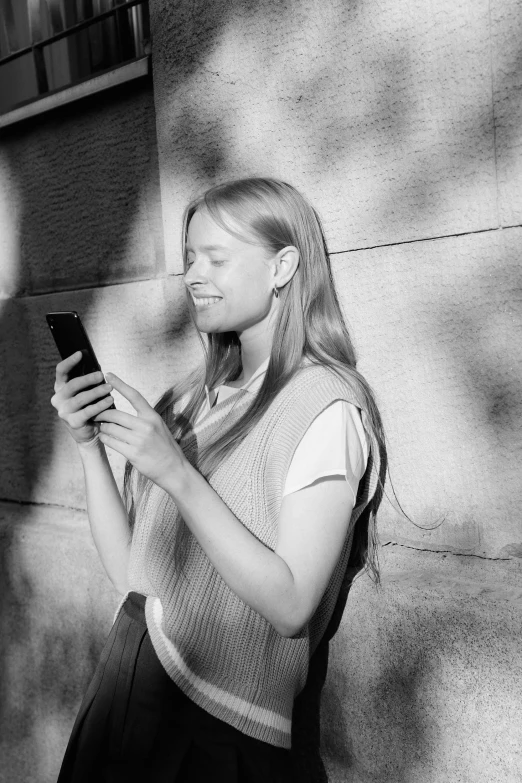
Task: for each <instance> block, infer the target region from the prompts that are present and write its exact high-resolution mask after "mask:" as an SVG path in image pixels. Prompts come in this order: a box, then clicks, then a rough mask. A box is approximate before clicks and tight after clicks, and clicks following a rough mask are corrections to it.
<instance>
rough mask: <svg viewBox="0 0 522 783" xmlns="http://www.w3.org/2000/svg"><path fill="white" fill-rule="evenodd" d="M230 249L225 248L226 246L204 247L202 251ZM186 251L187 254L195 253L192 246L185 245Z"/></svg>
mask: <svg viewBox="0 0 522 783" xmlns="http://www.w3.org/2000/svg"><path fill="white" fill-rule="evenodd" d="M229 249H230V248H228V247H225V245H203V246H202V247H201V250H229ZM185 250H186V251H187V253H193V252H194V250H193V248H191V247H190V245H185Z"/></svg>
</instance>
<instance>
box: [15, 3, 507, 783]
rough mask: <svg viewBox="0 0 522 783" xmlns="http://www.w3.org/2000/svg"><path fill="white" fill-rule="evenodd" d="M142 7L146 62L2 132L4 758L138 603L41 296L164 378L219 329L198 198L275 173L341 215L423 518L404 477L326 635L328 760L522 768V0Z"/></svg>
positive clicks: (47, 759) (343, 776)
mask: <svg viewBox="0 0 522 783" xmlns="http://www.w3.org/2000/svg"><path fill="white" fill-rule="evenodd" d="M149 5H150V10H151V21H152V33H153V44H152V54H153V74H154V80H153V85H152V84H151V83H150V82H149V81H148V80H142V81H140V82H135V83H133V84H132V83H131V84H129V85H128V86H127V87H125V88H119V89H118V90H115V91H111V92H110V93H107V94H106V95H105V96H104V97H97V98H96V99H94V98H93V99H86V100H85V101H82V102H81V103H78V104H73V106H71V107H70V108H65V109H61V110H60V111H56V112H52V113H50V114H48V115H45V116H43V117H40V118H38V120H37V121H31V122H30V123H26V124H24V125H19V126H15V127H14V128H12V129H11V131H9V132H7V133H6V132H4V133H3V135H2V138H1V139H0V221H1V223H0V252H1V253H2V267H1V272H0V275H1V277H0V285H1V289H0V294H1V295H2V297H3V298H2V300H0V320H1V322H2V326H3V328H2V329H1V330H0V355H1V365H0V366H1V367H2V371H3V373H2V376H3V383H2V387H1V391H0V415H1V417H2V422H3V442H4V443H5V445H6V448H5V449H3V452H2V457H1V459H2V463H1V467H2V471H1V476H0V483H1V487H0V498H2V499H4V502H3V503H2V504H1V507H0V530H1V534H2V538H1V542H2V546H1V549H0V552H1V554H0V557H1V558H2V562H1V563H0V579H1V580H2V588H3V589H2V593H1V594H2V599H1V602H0V624H1V631H2V639H3V643H2V651H1V654H0V688H1V689H2V693H3V694H5V696H3V698H2V700H1V706H0V726H1V731H0V737H1V740H0V741H1V742H2V748H1V751H0V752H1V754H2V758H3V759H4V758H5V759H8V762H7V763H6V764H3V765H2V769H1V770H0V780H4V779H5V780H6V781H7V780H9V781H13V780H17V779H19V780H24V781H33V780H34V781H35V782H36V781H38V783H40V782H41V781H44V783H47V781H52V780H54V779H55V776H56V770H57V768H58V765H59V762H60V758H61V754H62V752H63V748H64V744H65V742H66V739H67V733H68V731H69V729H70V725H71V722H72V720H73V717H74V713H75V710H76V708H77V706H78V703H79V699H80V697H81V692H82V689H83V687H84V685H85V683H86V681H87V679H88V677H89V674H90V672H91V671H92V667H93V663H94V661H95V660H96V656H97V653H98V651H99V649H100V646H101V644H102V642H103V636H104V634H105V633H106V631H107V630H108V627H109V626H110V622H111V616H112V612H113V610H114V607H115V605H116V602H117V596H116V595H115V593H114V591H113V590H112V588H111V586H110V584H109V582H108V580H107V579H106V577H105V576H104V575H103V572H102V570H101V566H99V565H98V563H97V559H96V557H95V554H94V551H93V546H92V544H91V542H90V539H89V535H88V532H87V524H86V519H85V514H84V512H83V511H82V509H83V508H84V498H83V487H82V475H81V467H80V463H79V461H78V459H77V457H76V456H75V449H74V446H73V445H72V444H71V443H70V442H69V439H68V438H67V437H66V434H65V432H64V431H63V428H62V427H60V425H59V423H58V422H57V421H56V420H55V418H54V415H53V414H54V411H53V410H52V409H51V408H50V405H49V397H50V395H51V394H52V383H53V379H52V376H53V368H54V364H55V361H56V357H55V355H54V353H53V351H54V347H53V345H52V341H51V339H50V337H49V335H48V334H47V327H46V325H45V321H44V318H43V316H44V314H45V312H47V311H48V310H51V309H77V310H78V311H79V312H80V313H81V315H82V317H84V318H85V321H86V324H87V327H88V329H89V333H90V334H91V336H92V340H93V343H94V345H95V348H96V350H97V352H98V354H99V357H100V360H101V363H102V366H103V367H104V369H105V370H114V371H115V372H116V373H117V374H119V375H120V376H121V377H123V378H124V379H125V380H128V381H129V382H130V383H131V384H133V385H135V386H136V387H137V388H139V389H140V390H141V391H142V392H143V393H144V394H145V396H147V397H148V398H149V399H150V400H151V401H152V400H153V399H154V398H156V397H157V396H158V395H159V394H160V392H161V391H162V389H163V388H165V387H166V386H167V385H169V383H170V382H171V381H172V379H173V378H175V377H176V376H177V374H178V373H185V372H186V371H187V370H188V369H189V368H190V367H191V366H192V365H193V363H194V362H195V361H196V360H197V358H198V355H199V354H198V348H197V341H196V337H195V334H194V331H193V329H192V327H191V325H190V322H189V319H188V314H187V312H186V309H185V306H184V304H183V298H182V296H181V280H180V272H181V261H180V257H179V225H180V216H181V211H182V209H183V207H184V205H185V203H186V201H187V199H188V198H190V197H191V196H192V195H194V194H195V193H196V192H199V191H200V190H201V189H203V188H204V187H205V186H207V185H210V184H212V183H214V182H216V181H220V180H222V179H226V178H230V177H235V176H246V175H255V174H268V175H273V176H277V177H281V178H284V179H287V180H288V181H290V182H292V183H293V184H295V185H296V186H297V187H298V188H300V189H301V190H302V191H303V192H304V193H305V194H307V195H308V196H309V198H310V200H311V201H312V202H313V203H314V205H315V206H316V207H317V208H318V210H319V212H320V213H321V216H322V217H323V220H324V224H325V228H326V232H327V236H328V240H329V244H330V247H331V250H332V251H333V256H332V262H333V269H334V275H335V279H336V283H337V285H338V289H339V293H340V297H341V301H342V305H343V308H344V311H345V314H346V317H347V321H348V323H349V326H350V329H351V331H352V333H353V336H354V339H355V343H356V347H357V349H358V353H359V358H360V368H361V370H362V371H363V372H364V373H365V375H366V376H367V377H368V379H369V381H370V382H371V383H372V385H373V386H374V388H375V390H376V393H377V396H378V399H379V402H380V405H381V408H382V412H383V415H384V420H385V425H386V429H387V433H388V440H389V450H390V461H391V472H392V478H393V483H394V487H395V490H396V492H397V496H398V498H399V501H400V503H401V504H402V507H403V508H404V509H405V511H406V512H407V514H408V515H409V517H410V518H411V520H412V521H409V520H408V519H406V518H405V517H404V516H403V515H401V513H400V511H399V509H398V506H397V503H396V502H395V500H394V499H393V495H392V493H391V490H390V491H389V494H390V497H391V500H390V501H385V503H384V504H383V507H382V514H381V522H380V528H381V541H382V544H383V548H382V562H383V565H382V573H383V587H382V589H381V590H377V589H376V588H374V587H373V586H372V585H371V583H370V582H369V580H368V579H366V577H362V578H361V579H359V580H358V581H357V583H356V585H355V586H354V588H353V589H352V592H351V594H350V598H349V601H348V606H347V610H346V613H345V617H344V619H343V623H342V627H341V629H340V631H339V633H338V635H337V637H336V638H335V640H334V642H333V644H332V650H331V661H330V669H329V675H328V680H327V684H326V687H325V694H324V699H323V740H322V741H323V749H324V756H325V761H326V764H327V767H328V770H329V774H330V778H331V781H332V783H338V782H339V783H341V781H343V782H344V781H346V783H384V781H386V783H404V781H415V783H417V781H421V782H422V783H447V781H453V780H455V781H457V780H459V781H463V782H464V783H491V782H493V783H496V782H497V781H509V782H511V781H516V780H518V779H519V778H520V777H522V759H521V755H520V747H521V746H522V743H521V739H522V737H521V736H520V732H521V729H520V726H521V725H522V721H521V720H520V707H519V705H520V703H521V701H520V699H521V696H522V693H521V691H522V677H521V674H522V672H521V665H520V655H519V646H520V631H521V628H520V603H521V599H522V595H521V590H520V575H521V568H520V557H521V555H522V525H521V520H520V510H519V509H520V505H521V502H520V501H521V497H520V495H521V491H520V480H519V472H520V471H519V467H518V465H517V453H518V452H519V448H520V429H519V428H518V429H517V422H518V421H519V414H520V407H521V402H520V401H521V394H520V391H521V380H520V378H521V375H520V346H521V344H522V341H521V340H520V332H521V324H522V317H521V310H520V290H521V289H520V276H521V273H520V261H519V255H520V254H519V248H520V242H521V238H520V234H521V228H520V226H521V224H522V157H521V155H520V144H521V138H522V137H521V131H520V128H521V127H522V125H521V120H522V108H521V105H520V101H519V94H520V89H521V88H522V66H521V60H520V41H521V40H522V2H520V0H474V1H473V2H472V0H452V1H451V2H450V1H449V0H441V2H439V3H426V2H420V0H419V1H418V2H406V0H377V1H376V2H372V3H370V2H369V1H368V0H354V2H345V1H344V0H321V1H320V0H293V1H292V2H286V1H285V2H276V1H275V0H272V1H271V2H269V0H260V2H258V3H251V2H248V0H227V1H226V2H225V0H217V1H216V2H214V3H207V2H204V1H203V0H195V2H191V3H185V2H181V3H176V4H172V3H170V2H167V0H150V4H149ZM161 221H162V223H161ZM111 459H112V461H113V465H114V468H115V471H116V473H117V475H121V462H118V461H117V460H116V459H114V458H111Z"/></svg>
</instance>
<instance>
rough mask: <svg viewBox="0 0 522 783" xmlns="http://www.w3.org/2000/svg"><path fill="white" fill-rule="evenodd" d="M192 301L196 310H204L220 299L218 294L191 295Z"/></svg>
mask: <svg viewBox="0 0 522 783" xmlns="http://www.w3.org/2000/svg"><path fill="white" fill-rule="evenodd" d="M192 301H193V302H194V307H195V308H196V310H206V309H207V308H209V307H213V306H214V305H216V304H217V303H218V302H220V301H221V297H220V296H197V297H196V296H193V297H192Z"/></svg>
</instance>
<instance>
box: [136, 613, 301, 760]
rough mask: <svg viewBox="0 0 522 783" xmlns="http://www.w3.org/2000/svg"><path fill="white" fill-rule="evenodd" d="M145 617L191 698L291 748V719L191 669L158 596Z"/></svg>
mask: <svg viewBox="0 0 522 783" xmlns="http://www.w3.org/2000/svg"><path fill="white" fill-rule="evenodd" d="M145 617H146V620H147V626H148V628H149V634H150V638H151V641H152V644H153V646H154V649H155V650H156V654H157V655H158V658H159V659H160V661H161V662H162V663H163V665H164V667H165V669H166V671H167V673H168V674H169V676H170V677H172V679H173V680H174V682H175V683H176V684H177V685H178V687H179V688H181V690H182V691H183V692H184V693H185V694H186V695H187V696H189V698H191V699H192V701H194V702H195V703H196V704H197V705H198V706H200V707H202V708H203V709H205V710H207V712H210V713H211V714H212V715H214V716H215V717H217V718H218V719H219V720H222V721H224V722H225V723H229V724H230V725H231V726H234V727H235V728H237V729H238V730H239V731H242V732H243V733H244V734H248V735H249V736H252V737H256V738H257V739H261V740H262V741H263V742H268V743H269V744H271V745H277V746H278V747H283V748H290V746H291V729H292V721H291V719H290V718H286V717H285V716H284V715H280V714H279V713H277V712H274V711H273V710H270V709H266V708H264V707H260V706H259V705H256V704H253V703H252V702H251V701H249V700H247V699H244V698H241V697H240V696H236V695H234V694H233V693H230V691H227V690H225V689H223V688H219V687H217V686H216V685H215V684H214V683H212V682H210V681H209V680H205V679H203V678H202V677H199V676H198V675H197V674H196V673H195V672H193V671H192V670H191V669H190V668H189V666H188V665H187V663H186V662H185V661H184V660H183V658H182V656H181V654H180V652H179V650H177V649H176V646H175V645H174V644H173V642H172V641H171V640H170V639H168V638H167V636H165V634H164V632H163V630H162V628H163V607H162V606H161V601H160V600H159V598H148V599H147V603H146V604H145Z"/></svg>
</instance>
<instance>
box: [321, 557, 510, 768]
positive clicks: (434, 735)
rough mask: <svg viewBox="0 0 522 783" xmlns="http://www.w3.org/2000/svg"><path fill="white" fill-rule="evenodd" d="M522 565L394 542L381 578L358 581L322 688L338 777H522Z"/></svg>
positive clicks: (326, 742)
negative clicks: (419, 549)
mask: <svg viewBox="0 0 522 783" xmlns="http://www.w3.org/2000/svg"><path fill="white" fill-rule="evenodd" d="M390 549H391V548H390ZM521 576H522V573H521V563H520V561H511V562H510V563H503V562H502V563H499V562H495V561H489V562H485V561H483V560H480V559H478V558H467V557H456V556H453V555H447V556H446V555H442V554H434V553H430V552H424V553H421V552H413V551H411V550H410V551H409V552H408V550H405V549H401V548H399V547H397V548H393V551H389V550H388V548H387V549H386V550H385V553H384V562H383V589H382V590H379V591H378V590H376V589H375V588H374V587H372V584H371V583H370V581H369V580H368V579H366V578H361V579H359V580H358V581H356V583H355V585H354V587H353V588H352V591H351V593H350V595H349V598H348V604H347V608H346V612H345V616H344V618H343V622H342V625H341V628H340V630H339V633H338V634H337V636H336V637H335V638H334V641H333V643H332V647H331V656H330V667H329V674H328V679H327V683H326V688H325V692H324V697H323V710H322V717H323V729H322V746H323V753H324V756H325V760H326V762H327V766H328V771H329V780H330V783H384V781H386V783H404V781H412V783H413V782H414V781H415V783H417V782H418V781H422V783H441V782H442V781H444V783H446V782H448V783H449V781H451V782H452V783H453V781H460V783H515V781H517V780H520V779H522V752H521V748H522V723H521V721H520V704H521V702H522V665H521V658H520V654H519V647H520V636H521V633H522V624H521V616H522V615H521V612H520V608H521V604H522V590H521V584H522V582H521V579H520V578H521Z"/></svg>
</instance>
